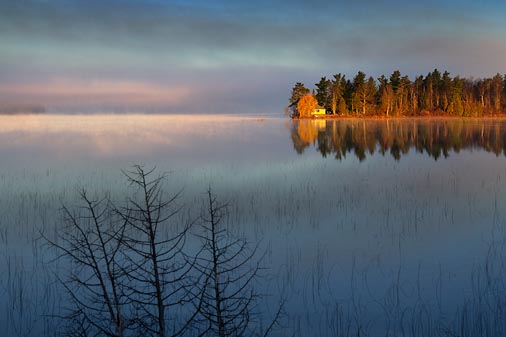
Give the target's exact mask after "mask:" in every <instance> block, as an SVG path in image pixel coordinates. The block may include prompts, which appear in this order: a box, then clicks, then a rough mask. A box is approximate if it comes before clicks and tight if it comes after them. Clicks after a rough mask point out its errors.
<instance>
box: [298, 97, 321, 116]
mask: <svg viewBox="0 0 506 337" xmlns="http://www.w3.org/2000/svg"><path fill="white" fill-rule="evenodd" d="M317 105H318V101H317V100H316V98H315V97H314V96H313V95H311V94H307V95H304V96H302V98H301V99H300V100H299V103H298V104H297V111H298V112H299V114H300V117H310V116H311V113H312V112H313V111H314V110H315V108H316V107H317Z"/></svg>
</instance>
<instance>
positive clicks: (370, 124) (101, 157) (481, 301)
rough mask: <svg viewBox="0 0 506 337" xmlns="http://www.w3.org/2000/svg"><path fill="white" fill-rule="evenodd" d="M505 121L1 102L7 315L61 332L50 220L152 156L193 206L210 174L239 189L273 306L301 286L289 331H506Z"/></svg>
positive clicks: (244, 226)
mask: <svg viewBox="0 0 506 337" xmlns="http://www.w3.org/2000/svg"><path fill="white" fill-rule="evenodd" d="M503 130H506V120H503V119H464V120H462V119H435V120H427V119H418V120H417V119H402V120H381V121H380V120H338V121H325V120H303V121H290V120H286V119H285V118H255V117H242V116H215V115H209V116H207V115H203V116H173V115H172V116H169V115H147V116H146V115H126V116H125V115H92V116H65V115H33V116H2V117H0V158H2V162H1V164H0V212H1V213H0V214H1V215H2V216H1V220H0V252H1V256H2V259H3V260H4V261H5V263H2V264H0V268H2V269H1V275H2V276H1V277H0V285H1V289H2V290H1V291H0V297H2V299H3V300H2V301H0V303H4V305H3V307H0V311H1V312H2V314H1V315H0V317H3V318H2V322H1V323H0V325H1V326H7V331H8V335H9V336H11V335H12V336H16V335H32V336H40V335H44V334H47V335H50V334H51V331H52V329H54V323H48V322H47V320H45V319H44V316H43V314H44V313H46V311H47V310H48V309H47V308H46V305H47V303H49V302H50V301H51V300H54V299H55V298H57V297H58V296H60V295H57V293H58V289H55V288H54V287H53V288H51V287H48V286H45V285H46V284H51V281H52V278H51V273H49V272H46V269H48V268H49V267H48V266H50V265H48V263H47V259H46V257H45V255H47V252H46V251H45V250H44V247H43V246H42V243H41V241H42V240H40V232H41V231H44V232H45V233H51V232H52V231H53V232H54V230H55V228H58V226H59V223H60V222H61V221H60V219H61V215H60V213H59V212H58V209H59V207H60V206H61V204H62V203H64V204H68V205H75V204H77V202H78V201H77V195H76V188H77V187H84V188H86V189H88V190H90V191H91V192H93V193H96V194H97V195H100V194H103V193H110V194H111V195H112V197H113V198H115V199H116V200H121V199H122V198H124V196H125V194H126V193H127V191H128V187H127V186H126V184H125V179H124V176H123V175H122V173H121V170H122V169H128V167H130V166H131V165H133V164H143V165H146V166H148V167H153V166H156V167H157V170H159V171H160V172H170V174H169V178H168V188H169V189H174V190H178V189H180V188H183V189H184V192H183V194H182V196H181V203H184V204H185V205H187V206H188V207H189V208H191V209H195V208H198V207H199V206H200V205H201V204H202V200H203V197H204V192H205V190H206V188H207V187H208V186H209V185H211V186H212V187H213V189H214V191H215V193H216V194H217V195H218V197H219V198H221V199H222V200H226V201H229V202H230V203H231V205H232V207H231V212H230V217H229V223H230V228H231V230H232V231H233V232H234V233H235V234H237V235H242V236H245V237H247V238H248V239H249V240H250V241H252V242H260V245H261V248H262V250H263V251H266V252H267V255H266V261H265V262H266V265H267V266H268V267H270V271H271V272H270V274H269V275H270V277H268V278H266V279H265V281H263V282H262V284H260V285H259V287H261V288H262V289H263V291H264V292H266V293H269V294H270V295H271V296H270V297H269V300H267V302H266V304H264V307H263V309H264V310H262V311H263V312H265V313H266V314H265V316H266V317H268V316H269V314H270V311H272V310H273V309H272V307H273V304H274V303H276V299H278V298H279V297H282V296H284V297H286V299H287V305H286V315H284V317H283V320H284V321H283V328H282V329H279V330H277V331H276V333H275V335H279V336H292V335H295V336H308V335H320V336H336V335H337V336H341V335H344V336H346V335H357V332H360V334H361V335H371V336H375V335H378V334H381V335H387V336H403V335H409V336H411V335H414V336H420V335H425V336H435V335H444V333H443V332H444V331H446V332H455V334H458V333H460V335H465V334H462V333H461V332H462V331H461V330H462V329H464V330H465V331H467V332H469V333H470V332H473V333H472V334H469V335H470V336H471V335H474V336H480V335H485V334H484V333H483V332H484V331H486V329H488V331H491V334H489V335H492V336H494V335H495V336H499V335H501V332H504V331H506V330H505V329H504V327H505V324H506V322H505V318H504V315H502V316H501V315H499V314H498V313H500V312H501V310H502V309H503V307H504V306H503V303H504V300H503V299H506V298H503V297H502V290H501V289H504V288H503V286H504V283H503V281H502V275H503V272H505V270H504V267H503V265H502V261H504V260H503V249H504V245H503V241H504V239H505V236H504V226H505V220H506V218H505V207H504V200H506V157H505V155H504V153H505V148H506V133H505V131H503ZM197 211H198V210H197ZM48 289H51V290H48ZM22 290H23V291H22ZM52 310H53V311H57V308H56V309H55V308H54V307H53V308H52ZM21 322H23V324H21ZM51 324H53V325H51ZM466 324H467V325H469V326H468V327H467V326H466ZM463 327H464V328H463ZM459 329H460V330H459ZM473 329H474V330H473ZM407 331H411V333H410V334H408V333H407ZM459 331H460V332H459Z"/></svg>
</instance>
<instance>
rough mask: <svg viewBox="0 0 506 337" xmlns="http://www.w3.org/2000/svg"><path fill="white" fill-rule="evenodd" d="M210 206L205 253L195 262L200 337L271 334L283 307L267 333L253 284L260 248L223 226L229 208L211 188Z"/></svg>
mask: <svg viewBox="0 0 506 337" xmlns="http://www.w3.org/2000/svg"><path fill="white" fill-rule="evenodd" d="M206 199H207V201H206V204H207V207H206V209H205V211H203V214H202V216H201V227H202V234H197V236H198V237H199V238H200V239H201V242H202V251H201V253H200V254H199V255H198V257H197V259H196V263H195V266H194V267H195V269H196V270H197V275H198V282H195V283H196V284H195V287H194V289H193V291H194V292H197V291H200V294H199V293H194V296H193V298H194V299H198V300H199V302H198V304H197V306H198V307H199V317H198V324H199V325H200V326H199V329H200V335H201V336H218V337H228V336H234V337H236V336H237V337H238V336H247V335H264V336H266V335H268V334H269V333H270V331H271V330H272V328H273V327H274V325H275V324H276V323H277V322H278V319H279V316H280V314H281V311H282V305H280V306H279V309H278V311H277V313H276V315H275V318H274V320H273V321H272V322H271V324H270V325H269V326H268V327H267V328H266V329H265V330H264V331H260V330H259V329H256V330H255V329H254V326H257V327H258V326H259V322H258V319H259V316H260V313H258V312H256V306H257V300H258V299H259V297H260V295H259V293H257V292H256V291H255V288H254V282H255V281H257V280H258V278H259V277H260V275H259V271H260V270H261V260H262V259H261V258H259V259H257V258H256V256H255V255H256V252H257V247H258V245H257V246H255V247H253V248H251V249H250V246H249V244H248V242H247V241H246V240H245V239H244V238H235V237H234V236H233V235H231V234H230V232H229V231H228V230H227V228H226V227H225V226H224V223H223V221H224V218H225V217H226V215H227V205H226V204H220V203H218V201H217V199H216V197H215V196H214V195H213V194H212V192H211V189H208V191H207V198H206Z"/></svg>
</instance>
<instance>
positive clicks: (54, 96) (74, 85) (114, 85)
mask: <svg viewBox="0 0 506 337" xmlns="http://www.w3.org/2000/svg"><path fill="white" fill-rule="evenodd" d="M190 96H191V90H190V88H189V87H187V86H167V85H161V84H157V83H149V82H141V81H118V80H95V81H77V80H67V79H62V80H54V81H51V82H48V83H36V84H34V83H31V84H17V85H12V86H9V85H5V84H4V85H2V86H0V98H2V99H4V100H7V101H14V102H23V101H32V102H37V103H40V104H77V105H79V104H87V103H94V104H118V103H120V104H154V105H157V104H171V105H172V104H181V103H183V102H184V101H185V100H187V99H188V98H189V97H190Z"/></svg>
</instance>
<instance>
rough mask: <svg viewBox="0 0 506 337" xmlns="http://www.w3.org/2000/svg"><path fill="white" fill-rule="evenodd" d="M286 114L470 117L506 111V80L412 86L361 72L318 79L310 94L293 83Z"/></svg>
mask: <svg viewBox="0 0 506 337" xmlns="http://www.w3.org/2000/svg"><path fill="white" fill-rule="evenodd" d="M289 103H290V104H289V106H288V107H287V109H286V111H287V112H288V113H289V114H290V115H291V116H292V118H305V117H311V115H312V112H313V111H314V109H315V108H316V107H317V106H320V107H322V108H325V109H326V111H327V115H334V116H357V117H363V116H384V117H391V116H433V115H435V116H469V117H478V116H483V115H496V114H501V113H504V112H505V111H506V76H504V75H501V74H499V73H498V74H496V75H495V76H493V77H492V78H483V79H473V78H462V77H460V76H455V77H452V76H451V75H450V73H449V72H448V71H444V72H443V73H441V72H440V71H439V70H437V69H434V71H432V72H430V73H428V74H427V75H426V76H425V77H424V76H422V75H420V76H417V77H416V78H415V79H414V80H411V79H410V78H409V76H407V75H402V74H401V72H400V71H399V70H395V71H394V72H393V73H392V74H391V75H390V76H389V77H386V76H385V75H382V76H381V77H379V78H378V79H377V80H375V79H374V78H373V77H372V76H369V77H368V76H367V75H366V74H365V73H364V72H362V71H359V72H358V73H357V75H356V76H355V77H354V78H353V80H349V79H347V78H346V76H345V75H343V74H341V73H339V74H335V75H333V76H332V79H327V77H322V78H321V79H320V81H319V82H318V83H316V84H315V88H314V89H309V88H307V87H306V86H305V85H304V84H303V83H301V82H297V83H296V84H295V85H294V87H293V88H292V92H291V96H290V98H289Z"/></svg>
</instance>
